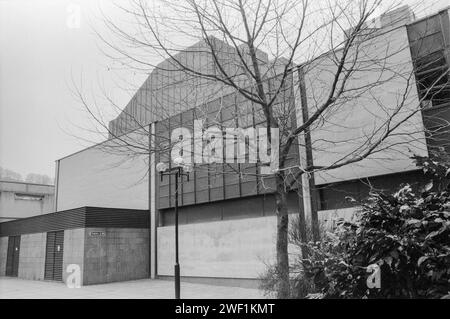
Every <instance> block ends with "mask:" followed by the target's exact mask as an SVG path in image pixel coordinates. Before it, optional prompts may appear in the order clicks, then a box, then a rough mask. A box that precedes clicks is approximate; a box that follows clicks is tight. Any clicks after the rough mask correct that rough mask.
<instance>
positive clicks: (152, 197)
mask: <svg viewBox="0 0 450 319" xmlns="http://www.w3.org/2000/svg"><path fill="white" fill-rule="evenodd" d="M150 132H151V136H150V149H154V145H155V123H153V124H151V129H150ZM155 160H156V156H155V152H151V153H150V160H149V165H150V174H149V178H150V203H149V204H150V256H149V257H150V258H149V259H150V277H151V278H152V279H155V278H156V274H157V271H156V267H157V260H156V256H157V254H156V250H157V243H156V237H157V236H156V230H157V226H158V225H157V218H156V183H155V178H156V167H155V165H156V163H155Z"/></svg>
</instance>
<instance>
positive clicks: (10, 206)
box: [0, 180, 55, 222]
mask: <svg viewBox="0 0 450 319" xmlns="http://www.w3.org/2000/svg"><path fill="white" fill-rule="evenodd" d="M54 200H55V187H54V186H53V185H42V184H33V183H24V182H16V181H1V180H0V222H6V221H10V220H16V219H21V218H27V217H31V216H35V215H42V214H47V213H51V212H53V211H54Z"/></svg>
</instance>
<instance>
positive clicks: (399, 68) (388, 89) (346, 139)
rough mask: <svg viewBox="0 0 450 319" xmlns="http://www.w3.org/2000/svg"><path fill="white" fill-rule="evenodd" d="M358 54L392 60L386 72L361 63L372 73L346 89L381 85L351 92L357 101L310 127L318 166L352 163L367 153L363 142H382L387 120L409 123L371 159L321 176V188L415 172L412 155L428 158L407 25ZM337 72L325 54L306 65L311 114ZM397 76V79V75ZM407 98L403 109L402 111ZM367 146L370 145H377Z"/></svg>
mask: <svg viewBox="0 0 450 319" xmlns="http://www.w3.org/2000/svg"><path fill="white" fill-rule="evenodd" d="M339 54H340V53H339V52H338V53H337V55H338V57H339ZM359 54H360V59H361V60H368V59H381V58H382V57H386V56H388V58H387V59H385V60H384V61H383V63H384V64H383V66H384V70H383V72H381V67H380V66H379V67H375V66H372V67H370V66H368V65H360V66H359V67H360V68H367V70H365V71H361V72H357V73H356V74H354V75H353V76H352V77H351V80H350V81H349V82H348V84H347V88H357V87H361V86H364V85H366V84H368V83H374V82H377V79H379V80H380V81H379V83H380V85H377V86H376V87H371V88H370V90H366V91H364V93H362V94H361V95H359V96H357V97H356V98H354V95H353V92H352V98H350V99H349V100H348V101H346V102H345V103H343V104H341V105H338V106H335V107H333V108H332V109H331V110H330V111H328V112H325V113H323V116H322V117H321V118H320V119H319V121H317V122H316V124H315V125H313V126H312V127H311V136H312V147H313V158H314V165H317V166H329V165H332V164H335V163H341V162H343V161H345V160H347V159H351V158H353V154H356V153H358V152H359V153H358V154H363V152H361V150H363V151H364V150H367V149H368V147H366V146H364V144H363V143H364V142H367V141H368V138H367V137H368V136H372V135H375V138H374V139H373V141H375V140H378V138H379V137H380V136H381V135H382V134H383V133H384V132H385V129H386V128H387V125H385V123H386V120H388V119H389V118H390V117H392V116H393V115H394V117H393V120H392V121H391V124H390V127H393V126H395V125H396V124H397V123H399V122H403V121H404V120H405V119H407V120H406V121H405V122H404V123H403V124H402V125H400V126H399V128H398V129H396V130H395V131H394V132H393V134H392V135H391V137H389V138H387V139H386V140H385V141H384V142H382V143H381V144H380V145H379V146H378V147H377V148H376V150H377V151H376V152H375V153H374V154H373V155H371V156H369V157H368V158H366V159H364V160H362V161H359V162H356V163H353V164H350V165H347V166H343V167H340V168H337V169H333V170H329V171H326V172H321V173H318V174H316V184H318V185H320V184H324V183H332V182H337V181H343V180H350V179H357V178H363V177H370V176H377V175H384V174H391V173H397V172H404V171H410V170H414V169H416V167H415V165H414V163H413V162H412V160H411V159H410V157H411V156H412V155H413V154H419V155H422V156H424V155H427V150H426V144H425V136H424V133H423V121H422V116H421V113H420V111H419V112H415V111H417V110H418V107H419V99H418V96H417V89H416V86H415V82H414V77H413V76H412V77H411V75H412V62H411V55H410V50H409V45H408V38H407V33H406V27H400V28H398V29H395V30H392V31H390V32H388V33H386V34H382V35H380V36H378V37H376V38H374V39H373V40H371V41H370V42H368V43H367V44H365V45H363V46H362V47H361V49H360V53H359ZM335 69H336V66H335V64H334V62H333V61H331V59H330V56H324V57H322V58H321V59H319V60H317V61H315V62H313V63H312V64H310V65H308V66H307V67H306V70H305V71H306V74H305V85H306V91H307V103H308V110H309V115H310V116H311V115H312V114H313V113H314V111H316V110H317V108H319V107H320V106H321V103H323V101H324V100H325V98H326V97H327V96H328V94H329V89H330V87H331V83H332V80H333V78H332V75H333V72H334V71H335ZM330 71H331V72H330ZM394 73H395V74H398V75H397V76H395V77H393V75H394ZM383 81H386V82H383ZM339 84H340V83H338V85H339ZM406 88H408V90H407V93H406V94H405V89H406ZM404 94H405V97H406V100H405V103H404V106H403V107H401V108H400V109H398V108H397V107H398V105H399V102H400V101H401V100H402V98H403V95H404ZM347 96H348V95H347ZM297 105H298V109H297V114H298V115H297V118H298V122H299V123H301V122H302V120H301V108H300V107H301V104H299V103H297ZM397 110H399V111H398V112H397ZM379 128H382V129H381V130H379ZM374 132H375V133H374ZM367 145H369V147H370V145H372V144H371V143H369V144H367ZM361 146H363V147H361Z"/></svg>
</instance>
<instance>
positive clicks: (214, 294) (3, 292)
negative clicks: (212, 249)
mask: <svg viewBox="0 0 450 319" xmlns="http://www.w3.org/2000/svg"><path fill="white" fill-rule="evenodd" d="M181 297H182V298H192V299H220V298H225V299H252V298H264V295H263V293H262V291H260V290H258V289H250V288H239V287H225V286H216V285H205V284H194V283H184V282H182V283H181ZM28 298H31V299H171V298H174V283H173V281H169V280H157V279H142V280H133V281H124V282H115V283H108V284H101V285H89V286H82V287H81V288H68V287H67V286H66V285H65V284H64V283H62V282H50V281H37V280H25V279H18V278H11V277H0V299H28Z"/></svg>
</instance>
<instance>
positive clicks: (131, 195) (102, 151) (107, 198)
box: [57, 137, 148, 211]
mask: <svg viewBox="0 0 450 319" xmlns="http://www.w3.org/2000/svg"><path fill="white" fill-rule="evenodd" d="M147 138H148V137H147ZM105 143H111V142H105ZM111 150H112V149H111ZM111 150H110V149H108V148H105V147H104V145H99V146H95V147H92V148H88V149H85V150H83V151H81V152H78V153H75V154H73V155H71V156H68V157H65V158H63V159H61V160H60V163H59V170H58V171H59V173H58V184H57V210H58V211H61V210H66V209H72V208H77V207H81V206H97V207H109V208H129V209H148V174H147V171H148V155H139V156H135V157H132V156H129V155H127V154H126V153H125V152H123V153H120V152H117V151H114V152H113V151H111Z"/></svg>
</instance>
